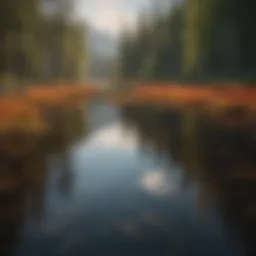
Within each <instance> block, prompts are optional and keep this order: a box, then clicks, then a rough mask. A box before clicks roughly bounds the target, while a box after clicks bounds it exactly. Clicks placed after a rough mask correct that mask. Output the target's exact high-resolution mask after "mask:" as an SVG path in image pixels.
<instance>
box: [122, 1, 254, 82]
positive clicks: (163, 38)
mask: <svg viewBox="0 0 256 256" xmlns="http://www.w3.org/2000/svg"><path fill="white" fill-rule="evenodd" d="M173 2H174V3H173V4H171V7H170V10H169V11H168V13H167V14H165V15H163V14H159V15H158V17H155V18H154V19H148V20H146V18H143V17H146V16H145V15H143V14H142V15H141V17H142V19H141V21H140V22H139V27H138V30H137V31H136V33H135V34H133V35H131V34H130V35H128V34H126V33H124V34H123V36H122V40H121V44H120V73H121V77H122V79H124V80H158V81H160V80H165V81H185V82H243V83H255V82H256V47H255V46H256V33H255V27H254V26H255V24H256V15H255V12H254V10H255V8H256V2H255V1H253V0H243V1H242V0H225V1H223V0H184V1H176V2H175V1H173Z"/></svg>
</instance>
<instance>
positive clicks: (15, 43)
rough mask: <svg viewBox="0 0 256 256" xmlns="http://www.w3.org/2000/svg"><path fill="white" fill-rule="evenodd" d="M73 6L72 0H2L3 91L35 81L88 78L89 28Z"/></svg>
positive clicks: (0, 76)
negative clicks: (75, 16) (74, 16)
mask: <svg viewBox="0 0 256 256" xmlns="http://www.w3.org/2000/svg"><path fill="white" fill-rule="evenodd" d="M53 3H54V5H53ZM49 7H50V8H49ZM72 9H73V6H72V1H60V0H54V1H48V0H44V1H41V0H19V1H16V0H2V1H1V4H0V20H1V21H0V38H1V40H0V83H1V89H2V91H3V90H4V91H6V90H12V89H15V90H16V89H17V88H20V87H22V86H21V85H22V84H27V83H33V82H44V83H45V82H47V81H53V80H65V81H82V80H84V79H85V75H86V64H87V51H86V44H85V39H86V28H85V26H84V24H82V23H81V22H80V21H78V20H75V19H73V17H72Z"/></svg>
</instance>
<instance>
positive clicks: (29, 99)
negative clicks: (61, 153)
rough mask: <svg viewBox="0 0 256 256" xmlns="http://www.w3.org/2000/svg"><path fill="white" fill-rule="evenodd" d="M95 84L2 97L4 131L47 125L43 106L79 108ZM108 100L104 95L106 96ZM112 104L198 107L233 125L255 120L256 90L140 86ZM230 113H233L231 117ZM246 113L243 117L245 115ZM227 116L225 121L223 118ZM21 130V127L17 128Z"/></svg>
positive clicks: (57, 86)
mask: <svg viewBox="0 0 256 256" xmlns="http://www.w3.org/2000/svg"><path fill="white" fill-rule="evenodd" d="M94 88H95V87H93V86H92V85H89V84H87V85H81V84H67V83H65V82H59V83H55V84H52V85H50V84H47V85H43V84H42V85H41V86H39V87H38V86H37V87H30V88H29V89H27V90H26V92H25V94H24V95H22V96H21V95H20V96H10V97H4V98H3V97H2V98H1V99H0V124H1V125H0V129H1V131H6V130H8V128H9V129H16V128H17V127H20V124H21V123H23V126H24V123H33V124H40V125H39V126H43V124H44V122H43V120H42V115H41V114H42V113H41V110H42V108H41V107H42V106H43V107H74V106H75V107H76V106H79V104H81V103H83V102H84V100H85V99H86V98H88V97H96V96H97V95H99V91H97V90H96V89H94ZM103 97H104V95H103ZM109 99H110V101H111V102H112V103H114V104H118V105H125V104H145V103H148V104H156V105H160V106H166V107H172V108H173V107H175V108H182V109H183V108H188V107H193V106H198V107H200V109H202V110H205V111H207V113H208V114H209V115H210V116H211V117H212V118H213V119H214V120H215V121H217V122H221V121H222V122H223V123H225V122H226V124H233V123H234V122H237V118H236V119H235V121H234V118H233V117H232V115H233V114H234V112H235V115H236V117H237V115H239V114H237V113H240V119H239V121H238V122H239V123H240V124H241V123H243V122H241V120H242V119H241V116H242V118H244V119H246V120H247V121H248V120H250V121H253V122H254V121H255V110H256V100H255V99H256V89H254V88H244V87H235V88H228V87H225V86H221V87H218V88H217V86H211V87H206V86H203V85H193V86H189V87H188V86H181V85H171V86H168V85H167V84H164V83H162V84H148V85H147V86H143V85H139V86H138V87H137V88H136V89H134V90H132V92H131V93H123V94H118V93H117V94H112V95H111V96H110V98H109ZM230 111H231V112H232V111H233V112H232V113H233V114H231V113H230ZM239 111H240V112H239ZM241 111H242V114H241ZM222 117H224V120H223V118H222ZM17 129H18V128H17Z"/></svg>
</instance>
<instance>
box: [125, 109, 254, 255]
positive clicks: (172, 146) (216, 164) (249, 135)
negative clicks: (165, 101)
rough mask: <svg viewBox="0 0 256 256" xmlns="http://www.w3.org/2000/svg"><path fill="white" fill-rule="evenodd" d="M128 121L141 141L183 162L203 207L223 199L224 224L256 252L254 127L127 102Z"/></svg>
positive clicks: (172, 158) (219, 203) (144, 144)
mask: <svg viewBox="0 0 256 256" xmlns="http://www.w3.org/2000/svg"><path fill="white" fill-rule="evenodd" d="M121 113H122V118H123V120H124V123H125V124H126V125H127V126H128V127H131V128H133V129H134V127H135V129H136V130H137V131H138V133H139V136H140V141H141V144H142V145H143V146H144V148H146V147H147V146H148V145H149V144H150V146H151V147H153V148H154V150H155V151H156V152H157V153H160V154H163V155H165V156H166V157H167V158H169V159H171V161H174V162H175V163H176V164H178V165H179V166H180V167H182V168H181V169H182V170H183V172H184V173H185V181H184V182H185V184H188V183H189V181H190V180H193V181H196V182H197V184H198V189H199V193H198V199H197V202H198V209H199V212H201V213H202V212H204V211H205V210H207V206H209V205H211V204H212V203H213V201H215V202H217V203H218V207H219V210H220V212H221V216H222V220H223V223H224V225H225V226H226V227H227V228H228V229H229V230H230V232H231V233H235V234H237V236H238V237H240V238H242V239H243V241H244V242H245V243H246V245H247V248H248V252H249V253H250V254H251V255H253V254H254V253H255V250H254V246H255V242H256V234H255V230H256V211H255V207H256V200H255V194H256V193H255V192H256V186H255V185H256V170H255V168H256V165H255V164H256V159H255V152H256V148H255V146H256V141H255V127H252V126H250V127H232V128H230V127H227V126H225V125H222V124H221V123H218V122H213V121H212V120H211V119H210V118H208V117H207V116H206V115H203V114H202V113H200V111H199V110H196V109H189V110H174V109H164V108H162V109H161V108H156V107H155V108H154V107H152V106H137V107H136V106H126V107H124V108H123V109H122V111H121Z"/></svg>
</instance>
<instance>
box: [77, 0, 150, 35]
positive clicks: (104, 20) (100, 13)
mask: <svg viewBox="0 0 256 256" xmlns="http://www.w3.org/2000/svg"><path fill="white" fill-rule="evenodd" d="M150 3H152V0H76V10H77V14H78V15H79V17H81V18H84V19H85V20H86V21H87V23H88V24H89V25H91V26H92V27H94V28H96V29H98V30H100V31H102V32H105V33H108V34H110V35H113V36H116V35H118V34H119V32H120V30H121V29H122V28H123V27H125V28H126V29H131V30H132V29H134V28H135V27H136V21H137V17H138V13H139V11H140V10H142V9H145V8H148V7H149V6H150Z"/></svg>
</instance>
